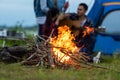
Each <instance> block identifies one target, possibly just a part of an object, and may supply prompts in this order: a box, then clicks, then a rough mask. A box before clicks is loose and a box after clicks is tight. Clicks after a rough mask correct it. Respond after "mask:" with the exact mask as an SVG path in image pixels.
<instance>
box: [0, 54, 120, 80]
mask: <svg viewBox="0 0 120 80" xmlns="http://www.w3.org/2000/svg"><path fill="white" fill-rule="evenodd" d="M102 58H103V60H102V62H101V63H99V64H98V65H100V66H104V67H107V68H109V69H108V70H106V69H101V68H95V67H91V68H89V69H88V68H80V69H78V70H76V69H73V68H70V69H67V70H63V69H56V68H55V69H46V68H44V67H35V66H34V67H33V66H23V65H20V64H19V63H11V64H6V63H3V62H0V80H120V76H119V75H120V57H118V56H116V55H115V56H113V57H111V56H102ZM117 71H118V72H117Z"/></svg>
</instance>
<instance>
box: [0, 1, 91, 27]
mask: <svg viewBox="0 0 120 80" xmlns="http://www.w3.org/2000/svg"><path fill="white" fill-rule="evenodd" d="M67 1H69V5H70V7H69V8H68V12H76V9H77V6H78V4H79V3H80V2H86V3H87V4H88V5H91V3H92V1H93V0H67ZM18 22H19V23H22V24H23V25H28V26H29V25H34V24H36V20H35V15H34V11H33V0H0V25H7V26H11V25H15V24H17V23H18Z"/></svg>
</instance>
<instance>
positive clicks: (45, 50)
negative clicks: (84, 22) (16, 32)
mask: <svg viewBox="0 0 120 80" xmlns="http://www.w3.org/2000/svg"><path fill="white" fill-rule="evenodd" d="M93 30H94V28H89V27H86V29H85V30H84V31H83V33H84V35H83V36H82V37H85V36H86V35H87V34H89V33H90V32H92V31H93ZM53 31H54V30H53ZM53 31H52V32H51V34H50V36H49V37H48V39H47V40H46V39H44V38H43V37H42V36H37V38H39V39H41V40H42V41H41V42H39V43H37V44H36V43H35V39H34V38H33V40H30V41H29V40H27V43H28V45H27V47H26V48H27V49H26V48H23V47H12V49H11V48H8V49H9V50H7V51H10V52H11V50H12V52H13V53H10V54H9V55H10V57H11V58H14V59H16V60H17V61H18V60H19V61H22V62H21V64H23V65H36V66H47V67H59V68H68V67H81V66H83V64H86V62H87V60H88V59H89V58H90V57H89V56H85V55H84V54H86V53H85V52H79V50H80V47H79V48H78V47H77V46H76V43H75V37H74V35H73V34H72V32H71V30H70V28H69V27H68V26H61V27H58V35H57V36H55V37H52V34H53ZM83 46H84V45H83ZM18 50H23V51H24V52H26V53H25V55H26V56H24V58H22V57H19V56H14V54H15V53H16V52H17V53H19V51H18ZM23 51H22V52H23ZM20 52H21V51H20ZM19 55H20V54H19ZM23 55H24V54H23Z"/></svg>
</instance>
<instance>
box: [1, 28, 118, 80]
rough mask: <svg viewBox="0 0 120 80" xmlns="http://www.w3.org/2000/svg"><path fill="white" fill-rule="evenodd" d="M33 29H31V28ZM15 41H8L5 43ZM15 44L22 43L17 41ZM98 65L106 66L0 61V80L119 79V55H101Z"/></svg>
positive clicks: (9, 43)
mask: <svg viewBox="0 0 120 80" xmlns="http://www.w3.org/2000/svg"><path fill="white" fill-rule="evenodd" d="M31 30H33V29H31ZM13 43H15V42H13V41H11V42H10V41H9V42H7V45H11V44H13ZM0 44H2V41H1V40H0ZM17 44H23V43H22V42H21V43H20V42H17ZM101 57H102V59H101V63H99V64H98V65H100V66H103V67H106V68H108V69H107V70H106V69H101V68H95V67H91V68H80V69H77V70H76V69H73V68H69V69H67V70H63V69H57V68H55V69H46V68H45V67H35V66H24V65H21V64H20V63H10V64H8V63H4V62H2V61H1V62H0V80H120V77H119V75H120V57H119V56H118V55H114V56H113V57H111V56H105V55H102V56H101Z"/></svg>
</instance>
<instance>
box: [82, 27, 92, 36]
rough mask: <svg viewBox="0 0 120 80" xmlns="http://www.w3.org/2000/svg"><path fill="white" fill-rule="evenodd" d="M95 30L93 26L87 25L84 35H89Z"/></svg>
mask: <svg viewBox="0 0 120 80" xmlns="http://www.w3.org/2000/svg"><path fill="white" fill-rule="evenodd" d="M93 32H94V28H93V27H89V26H85V30H84V31H83V37H85V36H86V35H89V34H90V33H93Z"/></svg>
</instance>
